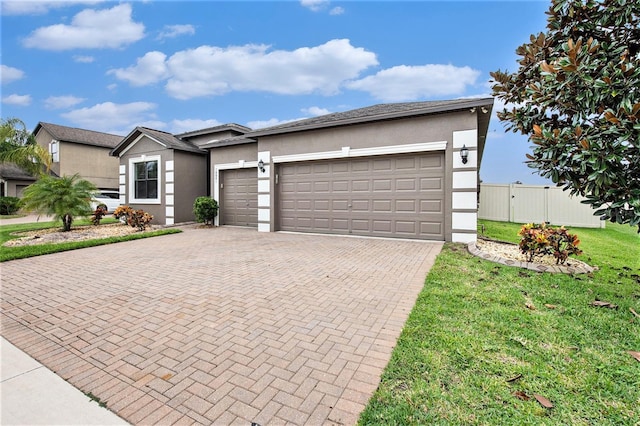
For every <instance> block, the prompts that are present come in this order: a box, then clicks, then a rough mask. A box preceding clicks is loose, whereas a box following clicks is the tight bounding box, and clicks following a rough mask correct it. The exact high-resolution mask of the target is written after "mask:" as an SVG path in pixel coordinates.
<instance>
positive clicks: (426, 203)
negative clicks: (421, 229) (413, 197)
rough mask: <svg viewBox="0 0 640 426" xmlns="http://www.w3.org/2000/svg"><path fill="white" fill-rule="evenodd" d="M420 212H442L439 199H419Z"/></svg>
mask: <svg viewBox="0 0 640 426" xmlns="http://www.w3.org/2000/svg"><path fill="white" fill-rule="evenodd" d="M420 212H421V213H444V211H443V210H442V201H441V200H422V201H420Z"/></svg>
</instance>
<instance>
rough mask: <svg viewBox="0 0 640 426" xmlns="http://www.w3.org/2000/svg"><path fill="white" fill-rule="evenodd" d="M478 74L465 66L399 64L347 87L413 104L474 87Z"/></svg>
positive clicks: (377, 96) (388, 99)
mask: <svg viewBox="0 0 640 426" xmlns="http://www.w3.org/2000/svg"><path fill="white" fill-rule="evenodd" d="M479 75H480V71H478V70H474V69H472V68H470V67H466V66H465V67H456V66H454V65H440V64H429V65H421V66H407V65H399V66H396V67H393V68H388V69H385V70H382V71H379V72H378V73H377V74H375V75H370V76H367V77H365V78H363V79H360V80H356V81H352V82H350V83H348V84H346V87H348V88H349V89H354V90H362V91H365V92H369V93H370V94H371V95H372V96H373V97H375V98H377V99H381V100H383V101H387V102H400V101H413V100H417V99H421V98H429V97H434V96H453V95H459V94H462V93H464V91H465V89H466V88H467V86H469V85H473V84H475V82H476V79H477V78H478V76H479Z"/></svg>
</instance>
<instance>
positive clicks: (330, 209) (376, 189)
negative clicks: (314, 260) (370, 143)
mask: <svg viewBox="0 0 640 426" xmlns="http://www.w3.org/2000/svg"><path fill="white" fill-rule="evenodd" d="M278 174H279V182H278V185H277V186H278V191H279V192H278V214H279V227H280V229H281V230H283V231H298V232H319V233H332V234H353V235H367V236H381V237H399V238H418V239H428V240H444V153H442V152H435V153H422V154H410V155H407V154H402V155H389V156H378V157H363V158H355V159H344V160H322V161H307V162H300V163H286V164H283V165H281V166H280V168H279V172H278Z"/></svg>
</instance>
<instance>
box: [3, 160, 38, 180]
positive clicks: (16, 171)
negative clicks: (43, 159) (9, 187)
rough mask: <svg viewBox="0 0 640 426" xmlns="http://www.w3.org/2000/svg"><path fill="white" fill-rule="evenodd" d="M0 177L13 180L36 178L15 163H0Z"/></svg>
mask: <svg viewBox="0 0 640 426" xmlns="http://www.w3.org/2000/svg"><path fill="white" fill-rule="evenodd" d="M0 177H2V178H3V179H13V180H36V178H35V177H34V176H33V175H31V174H29V173H28V172H26V171H25V170H24V169H22V168H21V167H18V166H17V165H16V164H14V163H4V162H3V163H0Z"/></svg>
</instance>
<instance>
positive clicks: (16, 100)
mask: <svg viewBox="0 0 640 426" xmlns="http://www.w3.org/2000/svg"><path fill="white" fill-rule="evenodd" d="M2 103H3V104H8V105H16V106H29V105H31V95H16V94H13V95H9V96H5V97H3V98H2Z"/></svg>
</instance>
